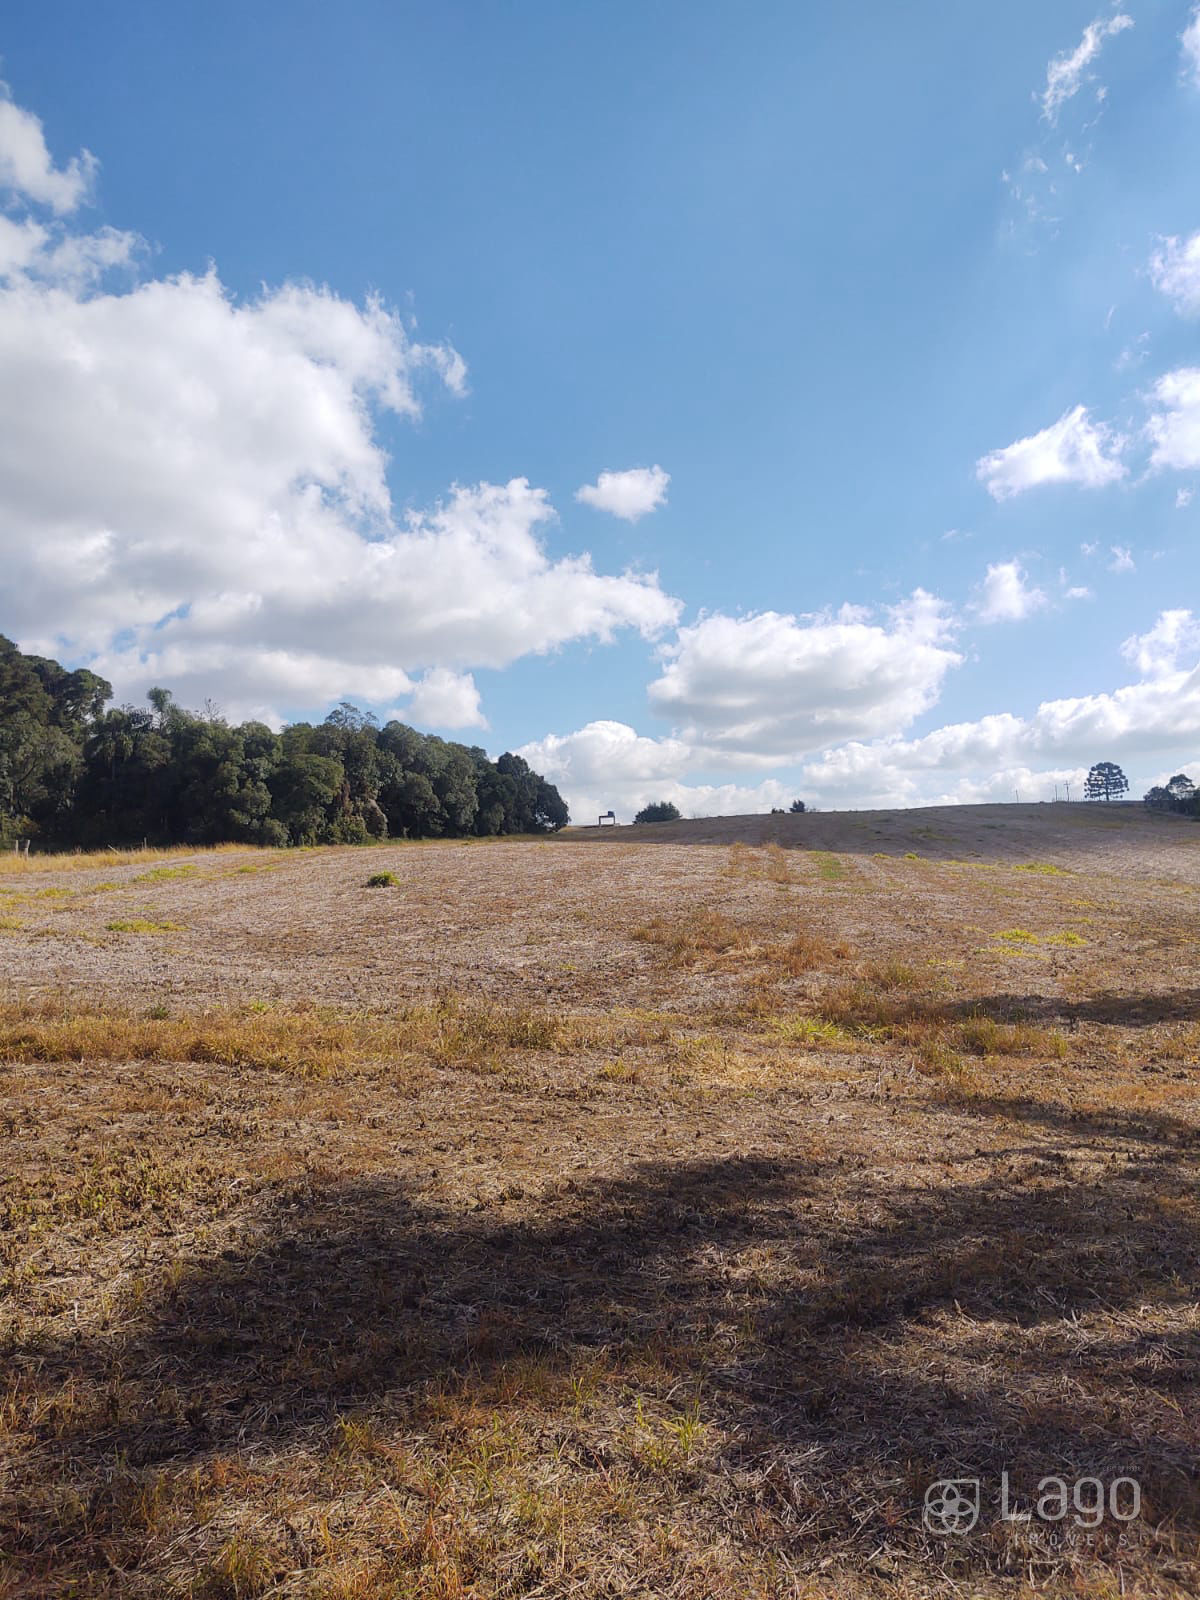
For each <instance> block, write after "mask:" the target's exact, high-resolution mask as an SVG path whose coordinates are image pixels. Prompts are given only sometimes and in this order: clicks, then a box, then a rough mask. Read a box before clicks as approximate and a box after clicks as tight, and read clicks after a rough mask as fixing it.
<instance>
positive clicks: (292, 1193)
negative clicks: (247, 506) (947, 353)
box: [0, 806, 1200, 1600]
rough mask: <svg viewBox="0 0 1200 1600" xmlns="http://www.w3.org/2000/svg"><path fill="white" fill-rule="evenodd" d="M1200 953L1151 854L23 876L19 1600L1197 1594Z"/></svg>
mask: <svg viewBox="0 0 1200 1600" xmlns="http://www.w3.org/2000/svg"><path fill="white" fill-rule="evenodd" d="M385 871H386V872H391V873H393V874H394V875H395V878H396V880H397V882H396V883H395V884H394V885H391V886H384V887H380V888H368V887H367V878H368V876H370V875H371V874H373V873H376V872H385ZM1198 912H1200V827H1197V826H1196V825H1195V824H1189V823H1187V822H1184V821H1182V820H1180V819H1176V818H1170V817H1152V816H1148V815H1145V814H1143V813H1142V812H1141V811H1140V810H1137V809H1132V808H1130V809H1126V808H1123V807H1112V808H1105V807H1083V806H1070V807H1067V806H1058V807H1050V806H1044V807H1033V806H1030V807H1018V806H1010V807H962V808H954V809H946V810H938V811H923V812H921V811H914V812H907V813H877V814H873V813H865V812H864V813H855V814H845V815H842V816H835V815H827V816H810V817H800V818H792V817H763V818H742V819H718V820H716V821H713V822H708V823H701V822H697V823H692V824H676V825H670V826H667V827H659V828H643V829H631V828H629V829H618V830H608V831H605V832H603V833H601V832H599V831H597V830H594V829H593V830H587V829H581V830H571V831H569V832H568V833H567V834H565V835H562V836H559V837H558V838H554V839H550V840H540V841H533V840H529V841H524V840H522V841H500V842H480V841H474V842H454V843H450V842H447V843H444V844H438V843H435V844H408V845H406V844H395V845H387V846H380V847H376V848H373V849H370V850H354V849H326V850H313V851H299V850H297V851H288V852H266V851H249V850H222V851H213V852H202V853H194V854H189V853H186V852H175V853H149V854H147V855H145V856H142V855H134V856H118V855H116V854H111V855H108V856H106V857H76V858H66V859H57V860H56V859H54V858H38V857H34V858H32V859H30V860H28V861H25V860H20V861H18V860H17V859H15V858H12V859H5V860H4V861H2V862H0V982H2V989H0V1141H2V1142H0V1150H2V1152H3V1159H2V1160H0V1357H2V1364H0V1597H2V1600H13V1597H15V1596H22V1597H24V1596H46V1597H48V1596H60V1595H61V1596H67V1595H70V1596H79V1597H82V1596H100V1595H103V1596H121V1597H126V1596H128V1597H135V1600H137V1597H160V1596H162V1597H171V1596H180V1597H182V1596H191V1597H195V1600H251V1597H255V1600H264V1597H267V1596H280V1597H283V1596H286V1597H293V1596H295V1597H300V1596H304V1597H309V1596H312V1597H316V1596H320V1597H326V1600H333V1597H339V1600H350V1597H363V1600H366V1597H376V1596H378V1597H384V1596H387V1597H396V1600H399V1597H412V1600H426V1597H428V1600H466V1597H472V1600H474V1597H478V1600H501V1597H517V1596H520V1597H525V1600H533V1597H539V1600H542V1597H544V1600H567V1597H572V1600H585V1597H600V1596H608V1597H616V1596H640V1597H643V1600H649V1597H652V1596H653V1597H672V1600H768V1597H771V1600H774V1597H785V1596H786V1597H797V1600H798V1597H811V1600H818V1597H820V1600H825V1597H831V1600H839V1597H840V1600H866V1597H872V1600H874V1597H879V1600H883V1597H891V1600H896V1597H913V1600H915V1597H918V1596H922V1597H923V1596H945V1597H950V1596H954V1597H957V1600H965V1597H985V1596H1024V1595H1035V1594H1036V1595H1048V1596H1062V1597H1065V1596H1088V1597H1097V1600H1107V1597H1114V1600H1115V1597H1117V1596H1120V1595H1127V1596H1139V1595H1140V1596H1177V1595H1194V1594H1196V1593H1197V1592H1200V1481H1198V1470H1200V1465H1198V1464H1200V1186H1198V1182H1197V1180H1198V1178H1200V1065H1198V1063H1200V946H1198V943H1197V936H1196V929H1197V918H1198ZM1002 1473H1007V1475H1008V1485H1009V1488H1008V1494H1009V1502H1010V1509H1015V1510H1017V1511H1028V1510H1031V1509H1033V1508H1034V1507H1035V1502H1036V1501H1037V1498H1038V1487H1037V1486H1038V1484H1039V1481H1040V1480H1042V1479H1044V1478H1047V1477H1050V1476H1056V1477H1059V1478H1062V1479H1063V1480H1065V1481H1066V1482H1067V1483H1068V1485H1070V1484H1073V1483H1074V1481H1075V1480H1077V1479H1079V1478H1090V1479H1100V1480H1101V1481H1102V1483H1103V1485H1104V1486H1105V1493H1107V1489H1108V1486H1109V1485H1110V1484H1111V1483H1112V1481H1113V1480H1114V1479H1118V1478H1125V1479H1129V1478H1132V1479H1135V1480H1136V1481H1137V1483H1138V1485H1139V1486H1140V1491H1141V1505H1140V1514H1139V1515H1138V1516H1136V1517H1134V1518H1132V1519H1131V1520H1120V1519H1118V1518H1116V1517H1114V1516H1113V1515H1112V1512H1111V1509H1110V1508H1109V1507H1108V1505H1107V1504H1106V1506H1105V1511H1104V1515H1103V1517H1102V1518H1101V1519H1100V1520H1099V1522H1098V1525H1097V1526H1095V1527H1086V1526H1082V1525H1081V1524H1082V1523H1084V1522H1089V1521H1094V1520H1095V1519H1094V1518H1092V1517H1087V1516H1083V1515H1082V1514H1081V1515H1080V1516H1079V1517H1076V1516H1075V1514H1074V1513H1073V1512H1071V1511H1069V1512H1068V1514H1067V1515H1066V1516H1065V1517H1063V1518H1062V1519H1060V1520H1049V1519H1048V1518H1047V1517H1044V1516H1041V1517H1039V1516H1038V1515H1036V1514H1035V1515H1033V1516H1031V1517H1028V1518H1026V1519H1025V1520H1017V1519H1013V1520H1005V1519H1004V1518H1002V1516H1001V1504H1000V1492H1001V1482H1002V1478H1001V1475H1002ZM942 1478H964V1479H978V1480H980V1482H981V1514H980V1517H979V1520H978V1523H977V1525H976V1526H975V1528H974V1529H973V1531H971V1532H969V1533H965V1534H949V1535H947V1534H938V1533H935V1532H931V1531H929V1530H928V1529H927V1528H926V1527H925V1525H924V1522H923V1517H922V1507H923V1503H924V1497H925V1494H926V1490H927V1489H928V1487H929V1486H930V1485H931V1484H932V1483H933V1482H934V1481H935V1480H938V1479H942ZM1128 1492H1129V1491H1128V1486H1126V1490H1125V1493H1126V1495H1127V1496H1128ZM1091 1493H1092V1491H1091V1490H1090V1489H1087V1490H1086V1491H1085V1492H1084V1501H1083V1503H1084V1504H1085V1505H1087V1504H1090V1495H1091ZM1049 1509H1054V1508H1053V1507H1052V1506H1051V1507H1050V1508H1049ZM1119 1509H1121V1510H1123V1511H1124V1510H1128V1509H1129V1501H1128V1498H1126V1499H1125V1500H1124V1501H1123V1502H1121V1504H1120V1506H1119Z"/></svg>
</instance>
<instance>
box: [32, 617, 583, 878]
mask: <svg viewBox="0 0 1200 1600" xmlns="http://www.w3.org/2000/svg"><path fill="white" fill-rule="evenodd" d="M111 699H112V686H111V685H110V684H109V683H107V682H106V681H105V680H104V679H103V678H101V677H98V676H97V675H96V674H95V673H93V672H90V671H88V670H87V669H86V668H80V669H78V670H77V671H74V672H69V671H67V669H66V668H65V667H63V666H61V665H60V664H59V663H58V662H57V661H53V660H50V659H48V658H46V657H42V656H33V655H26V654H24V653H23V652H22V651H20V650H19V649H18V648H17V647H16V645H15V644H13V643H12V642H11V641H10V640H8V639H5V638H4V637H3V636H2V635H0V843H3V844H11V843H12V841H13V839H16V838H28V837H34V838H37V839H38V841H39V842H40V843H43V844H45V845H47V846H49V847H51V848H71V847H75V846H80V847H83V848H89V847H96V846H102V845H109V844H112V845H131V844H141V842H142V841H143V840H146V841H147V842H148V843H150V844H155V845H164V844H196V845H202V844H224V843H230V842H240V843H246V844H263V845H289V844H290V845H304V844H366V843H368V842H370V841H371V840H373V839H385V838H410V839H417V838H439V837H462V836H465V835H478V836H488V835H494V834H509V833H550V832H553V831H555V830H556V829H558V828H561V827H563V826H564V825H565V824H566V823H567V821H568V820H569V817H568V812H567V807H566V804H565V803H564V801H563V798H562V796H561V795H560V794H559V792H558V790H557V789H556V788H555V787H554V785H553V784H550V783H547V782H546V780H545V779H544V778H543V777H541V776H540V775H539V774H538V773H536V772H534V771H533V769H532V768H531V767H530V766H529V764H528V762H526V761H524V760H523V759H522V758H521V757H520V756H517V755H512V754H505V755H502V756H501V757H500V758H499V759H498V760H497V761H491V760H489V759H488V756H487V753H486V751H484V750H482V749H481V748H480V747H479V746H477V745H463V744H456V743H454V742H452V741H449V740H445V739H438V738H435V737H434V736H433V735H430V734H422V733H418V732H417V731H416V730H415V729H414V728H410V727H407V726H406V725H405V724H404V723H401V722H388V723H387V724H385V725H384V726H383V727H380V726H379V725H378V723H377V722H376V720H375V718H374V717H372V716H371V715H370V714H368V713H364V712H362V711H359V710H358V709H357V708H356V707H355V706H352V705H350V704H348V703H346V702H343V703H342V704H341V705H340V706H338V707H337V708H336V710H334V711H331V712H330V714H329V715H328V716H327V717H326V718H325V720H324V722H320V723H309V722H297V723H293V724H291V725H290V726H289V727H286V728H284V729H283V731H282V732H281V733H275V732H274V731H273V730H272V729H271V728H269V727H267V726H266V724H265V723H262V722H243V723H240V724H238V725H236V726H234V725H231V724H229V723H227V722H226V721H225V720H224V719H223V718H222V717H220V716H219V715H216V714H213V713H206V714H204V715H200V714H198V713H196V712H193V711H186V710H184V708H183V707H182V706H179V705H177V704H176V702H175V701H174V699H173V698H172V696H171V695H170V693H169V692H168V691H167V690H165V689H152V690H151V691H150V693H149V695H148V696H147V700H148V704H147V705H146V706H145V707H137V706H120V707H112V706H109V705H108V702H109V701H110V700H111Z"/></svg>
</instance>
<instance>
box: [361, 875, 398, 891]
mask: <svg viewBox="0 0 1200 1600" xmlns="http://www.w3.org/2000/svg"><path fill="white" fill-rule="evenodd" d="M399 887H400V879H399V878H398V877H397V876H396V874H395V873H394V872H373V873H372V874H371V876H370V877H369V878H368V879H367V888H368V889H398V888H399Z"/></svg>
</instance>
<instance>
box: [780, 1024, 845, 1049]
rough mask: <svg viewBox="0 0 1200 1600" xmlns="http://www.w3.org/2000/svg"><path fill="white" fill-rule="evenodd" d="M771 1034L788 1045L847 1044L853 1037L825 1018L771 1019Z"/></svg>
mask: <svg viewBox="0 0 1200 1600" xmlns="http://www.w3.org/2000/svg"><path fill="white" fill-rule="evenodd" d="M771 1032H772V1033H776V1034H778V1035H779V1037H780V1038H781V1039H786V1040H787V1042H788V1044H815V1045H821V1044H825V1045H832V1044H849V1043H850V1042H851V1040H852V1037H853V1036H852V1035H851V1034H849V1033H847V1032H846V1030H845V1028H843V1027H841V1026H839V1024H838V1023H836V1022H830V1021H829V1020H828V1018H826V1017H773V1018H772V1019H771Z"/></svg>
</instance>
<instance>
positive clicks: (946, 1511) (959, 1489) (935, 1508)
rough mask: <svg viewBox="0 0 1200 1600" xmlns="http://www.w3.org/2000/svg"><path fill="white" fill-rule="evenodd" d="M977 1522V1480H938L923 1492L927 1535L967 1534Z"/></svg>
mask: <svg viewBox="0 0 1200 1600" xmlns="http://www.w3.org/2000/svg"><path fill="white" fill-rule="evenodd" d="M978 1521H979V1479H978V1478H939V1479H938V1480H937V1482H936V1483H931V1484H930V1485H929V1487H928V1489H926V1491H925V1511H924V1522H925V1526H926V1527H927V1528H928V1529H929V1531H930V1533H936V1534H943V1535H945V1534H963V1533H970V1531H971V1529H972V1528H973V1527H974V1526H975V1524H976V1523H977V1522H978Z"/></svg>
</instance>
